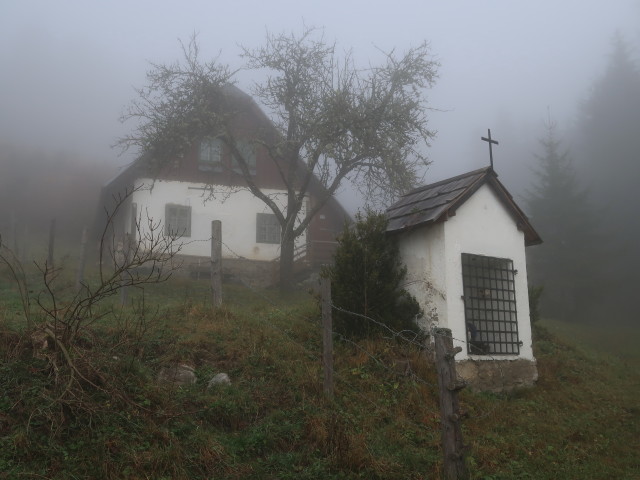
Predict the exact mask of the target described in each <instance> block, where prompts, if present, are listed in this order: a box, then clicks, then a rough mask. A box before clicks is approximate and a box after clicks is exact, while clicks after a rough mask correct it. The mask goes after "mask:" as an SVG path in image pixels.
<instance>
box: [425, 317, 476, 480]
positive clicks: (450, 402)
mask: <svg viewBox="0 0 640 480" xmlns="http://www.w3.org/2000/svg"><path fill="white" fill-rule="evenodd" d="M433 334H434V336H435V348H436V370H437V372H438V386H439V389H440V423H441V426H442V450H443V454H444V472H445V478H446V479H447V480H466V479H468V478H469V472H468V471H467V467H466V465H465V462H464V457H465V447H464V445H463V443H462V429H461V428H460V417H461V415H460V405H459V403H458V391H459V390H461V389H462V388H464V387H465V383H464V382H459V381H458V379H457V377H456V362H455V360H454V357H455V355H456V354H457V353H460V351H462V349H461V348H460V347H456V348H455V349H454V348H453V339H452V337H451V330H449V329H448V328H437V329H435V330H434V332H433Z"/></svg>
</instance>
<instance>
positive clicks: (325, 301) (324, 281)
mask: <svg viewBox="0 0 640 480" xmlns="http://www.w3.org/2000/svg"><path fill="white" fill-rule="evenodd" d="M320 292H321V296H322V370H323V371H324V382H323V387H324V394H325V395H326V397H327V398H329V399H332V398H333V319H332V316H331V281H330V280H329V279H328V278H320Z"/></svg>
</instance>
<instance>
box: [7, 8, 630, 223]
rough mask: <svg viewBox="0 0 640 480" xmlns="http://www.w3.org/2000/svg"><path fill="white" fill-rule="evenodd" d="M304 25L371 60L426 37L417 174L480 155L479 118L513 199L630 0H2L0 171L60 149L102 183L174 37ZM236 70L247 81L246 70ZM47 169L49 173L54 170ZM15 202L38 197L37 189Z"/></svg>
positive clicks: (257, 33) (206, 38)
mask: <svg viewBox="0 0 640 480" xmlns="http://www.w3.org/2000/svg"><path fill="white" fill-rule="evenodd" d="M303 25H307V26H316V27H322V28H324V32H325V38H326V39H327V41H329V42H334V41H335V42H336V43H337V45H338V48H339V49H340V50H345V51H346V50H351V51H352V52H353V56H354V57H355V58H356V59H357V60H358V62H360V63H362V64H363V65H366V64H367V63H368V62H369V61H372V62H374V63H375V60H376V59H379V58H380V55H381V54H380V50H379V49H381V50H383V51H389V50H391V49H394V48H395V49H397V50H399V51H402V50H404V49H406V48H407V47H409V46H411V45H418V44H419V43H420V42H421V41H423V40H428V41H429V42H430V44H431V48H432V53H433V55H434V56H435V57H436V58H437V59H438V60H439V61H440V63H441V67H440V69H439V79H438V81H437V84H436V86H435V87H434V88H433V89H432V90H430V91H428V92H427V95H428V98H429V103H430V106H431V107H432V108H433V109H434V110H433V112H432V115H431V119H430V126H431V128H433V129H435V130H437V131H438V135H437V137H436V139H435V140H434V141H433V144H432V146H431V148H430V151H429V156H430V158H431V161H432V162H433V163H432V164H431V166H430V167H429V169H428V170H427V171H426V172H425V176H424V179H423V181H424V182H425V183H430V182H432V181H437V180H440V179H442V178H445V177H448V176H451V175H456V174H460V173H464V172H466V171H468V170H471V169H475V168H480V167H483V166H486V165H488V163H489V152H488V148H487V144H486V143H485V142H482V141H481V140H480V137H481V136H485V135H486V133H487V129H488V128H490V129H491V131H492V135H493V137H494V138H495V139H496V140H498V141H499V142H500V145H499V146H497V147H494V159H495V168H496V170H497V172H498V173H499V175H500V178H501V179H502V181H503V182H504V183H505V184H506V185H507V187H509V188H510V189H511V190H512V192H513V193H514V194H515V196H516V200H518V201H520V199H521V198H522V197H521V196H522V195H523V194H524V192H525V190H526V188H527V187H528V185H529V184H530V183H531V181H532V180H531V173H530V167H531V165H532V158H533V153H534V152H536V150H537V149H538V143H537V139H538V138H540V137H541V136H543V135H544V127H543V124H544V121H545V119H547V118H548V117H549V115H551V116H552V117H553V119H554V120H555V121H556V122H557V123H558V126H559V130H560V131H561V132H562V134H563V136H566V138H565V140H566V143H567V146H568V147H571V143H572V141H573V139H574V138H577V134H574V132H575V131H576V129H577V127H576V124H577V118H578V116H579V111H580V106H581V105H582V104H583V103H584V102H585V101H586V99H587V98H588V97H589V95H590V92H591V89H592V87H593V85H594V83H595V82H596V81H597V80H598V79H599V78H600V77H601V76H602V75H603V72H604V70H605V68H606V65H607V59H608V54H609V53H610V52H611V39H612V37H613V36H614V34H615V32H620V33H622V34H623V35H624V36H625V38H626V39H627V41H628V42H629V45H630V46H631V47H632V49H634V48H635V50H633V55H634V58H636V59H637V58H638V50H637V48H638V45H640V1H639V0H616V1H615V2H607V3H606V4H605V3H604V2H602V1H597V0H589V1H579V0H567V1H562V2H557V1H552V0H541V1H538V2H513V1H509V0H496V1H491V2H476V1H470V0H469V1H460V2H442V1H426V0H421V1H418V0H396V1H393V2H388V1H384V2H383V1H372V0H367V1H363V0H352V1H346V2H345V1H342V2H337V1H333V0H327V1H324V2H319V1H312V0H307V1H300V0H284V1H281V0H275V1H272V2H262V1H256V0H253V1H249V0H240V1H236V2H216V1H191V2H170V1H152V0H149V1H136V2H123V1H120V0H117V1H111V2H86V1H79V0H71V1H60V2H50V1H44V0H43V1H28V0H27V1H21V2H3V3H2V5H1V6H0V65H2V68H1V69H0V147H1V148H2V155H0V159H1V161H2V162H3V164H2V169H1V170H0V174H1V175H3V176H5V179H6V178H9V177H10V176H11V175H13V172H14V171H18V170H19V171H20V172H21V173H20V175H21V176H22V178H28V177H29V176H31V175H34V176H37V175H38V173H42V168H41V164H42V163H43V162H44V163H48V164H54V165H55V163H56V162H59V161H61V159H66V161H67V163H69V162H72V163H73V164H74V165H80V166H79V167H78V171H85V169H86V168H89V169H91V171H93V172H97V173H99V175H97V176H99V177H100V178H102V179H103V180H102V181H106V180H107V179H108V178H109V172H110V171H111V173H113V172H114V171H116V170H117V168H118V167H120V166H122V165H124V164H126V163H128V162H130V161H131V160H132V159H133V158H134V156H135V152H128V153H126V154H125V155H122V156H120V155H119V151H118V150H116V149H114V148H112V145H114V144H115V142H116V141H117V139H118V137H120V136H122V135H124V134H125V133H126V132H127V131H128V129H130V128H131V125H127V124H124V125H123V124H121V123H120V122H119V117H120V115H121V114H122V112H123V110H124V108H125V107H126V105H127V104H128V103H129V102H130V101H131V100H132V99H133V98H134V97H135V92H134V87H141V86H143V85H144V84H145V73H146V71H147V70H148V69H149V68H150V65H149V62H154V63H169V62H172V61H175V60H177V59H178V58H179V57H180V56H181V51H180V45H179V42H178V39H184V40H187V39H188V38H189V37H190V36H191V35H192V33H193V32H197V33H198V39H199V44H200V46H201V53H202V57H203V58H205V59H207V58H213V57H216V56H218V58H219V59H220V61H221V62H224V63H229V64H231V65H232V66H239V65H240V59H239V53H240V47H239V45H240V44H241V45H245V46H248V47H254V46H258V45H260V43H261V42H262V40H263V38H264V34H265V31H266V30H269V31H271V32H280V31H292V30H294V31H297V32H299V31H300V30H301V29H302V26H303ZM238 79H239V86H240V87H241V88H244V89H248V87H249V86H250V84H251V81H252V79H251V78H248V76H247V73H246V72H240V73H239V75H238ZM10 152H19V154H15V155H14V154H13V153H10ZM25 158H30V159H32V160H31V161H26V160H24V159H25ZM34 159H36V160H34ZM17 163H21V165H20V168H18V165H17ZM29 166H33V167H34V168H33V170H29V169H28V168H29ZM46 172H48V174H49V175H53V176H55V173H52V172H55V168H53V169H46ZM82 178H83V177H82V176H81V175H80V176H79V177H78V180H77V181H78V182H82ZM92 181H93V180H92ZM3 185H4V183H3ZM16 188H18V187H16ZM18 189H19V188H18ZM85 190H86V189H82V188H78V192H80V191H85ZM94 190H95V189H94ZM26 198H27V200H25V201H26V202H29V199H31V201H32V202H36V198H37V195H35V194H34V195H32V196H29V197H26ZM340 198H341V199H342V201H343V202H345V203H346V206H347V208H348V209H349V210H350V211H352V212H353V211H355V210H356V209H357V208H358V206H359V199H358V198H357V197H356V196H355V195H353V194H351V192H349V191H347V190H346V189H345V190H343V191H342V192H341V194H340ZM40 201H42V200H40ZM52 203H55V202H48V201H46V200H45V201H43V203H42V204H41V205H42V208H43V209H46V207H47V206H48V207H50V208H52V207H51V204H52ZM636 203H637V202H636ZM523 207H524V205H523ZM29 208H30V210H33V209H34V208H35V209H38V208H39V206H38V205H29ZM525 209H526V208H525ZM7 212H8V209H7V208H6V206H5V208H3V209H1V210H0V213H2V214H3V215H5V216H6V215H8V213H7ZM13 215H15V212H14V213H13ZM5 223H6V222H5Z"/></svg>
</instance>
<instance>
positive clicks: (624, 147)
mask: <svg viewBox="0 0 640 480" xmlns="http://www.w3.org/2000/svg"><path fill="white" fill-rule="evenodd" d="M579 127H580V133H581V138H580V146H581V150H580V160H582V162H581V165H580V169H581V171H582V172H583V173H584V177H585V178H586V179H587V180H588V182H589V183H590V184H591V185H592V186H593V189H592V190H593V192H592V193H593V200H594V201H595V202H596V204H597V205H598V207H599V208H600V209H601V210H602V211H603V215H602V216H601V218H600V221H599V224H600V228H601V231H602V236H603V237H604V238H603V240H604V241H605V242H606V243H607V244H608V245H609V246H608V256H607V257H606V258H605V259H603V260H604V262H605V265H606V266H605V268H604V274H605V276H604V277H603V278H602V281H601V288H602V290H603V295H604V297H605V301H606V304H607V306H606V309H605V310H606V312H607V313H606V317H607V319H614V320H615V319H619V320H625V319H626V320H632V321H633V320H636V319H637V307H636V305H635V296H636V295H637V290H638V288H640V281H639V280H638V270H640V250H639V249H638V238H639V237H640V221H639V220H638V200H637V195H638V193H637V192H638V180H639V179H640V66H639V64H638V60H637V59H634V57H633V49H632V47H631V46H630V44H629V43H628V42H627V41H626V40H625V39H624V38H623V37H622V36H621V35H617V36H616V37H614V40H613V45H612V53H611V55H610V57H609V62H608V65H607V68H606V70H605V71H604V73H603V75H602V76H601V77H600V78H599V79H598V80H597V81H596V82H595V83H594V85H593V87H592V89H591V91H590V92H589V95H588V97H587V99H586V101H585V102H584V104H583V105H582V109H581V117H580V118H579ZM582 172H581V173H582Z"/></svg>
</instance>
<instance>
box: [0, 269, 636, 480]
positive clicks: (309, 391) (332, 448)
mask: <svg viewBox="0 0 640 480" xmlns="http://www.w3.org/2000/svg"><path fill="white" fill-rule="evenodd" d="M11 292H12V290H11V288H10V286H6V285H4V286H3V290H2V297H1V300H0V311H2V312H5V313H4V316H3V317H1V318H3V319H4V320H2V323H1V324H0V335H1V337H0V355H2V360H3V362H2V364H1V366H0V385H1V390H0V395H1V397H0V447H1V448H0V472H2V473H0V478H47V479H68V478H77V479H80V478H104V479H116V478H118V479H119V478H132V479H146V478H149V479H151V478H152V479H197V478H202V479H204V478H228V479H235V478H237V479H240V478H243V479H244V478H255V479H268V478H274V479H275V478H278V479H280V478H281V479H287V478H289V479H294V478H295V479H318V478H322V479H324V478H327V479H331V478H335V479H339V478H340V479H344V478H367V479H369V478H371V479H376V478H378V479H396V478H398V479H400V478H402V479H407V478H408V479H412V478H413V479H426V478H430V479H431V478H440V475H441V472H442V460H441V450H440V446H439V444H440V425H439V407H438V397H437V391H438V389H437V386H436V377H435V374H434V371H433V368H432V367H431V365H430V364H429V362H428V361H427V360H426V357H425V355H424V352H419V351H417V350H416V349H415V348H412V347H410V346H408V345H406V344H400V343H396V342H395V341H391V340H388V339H382V338H381V339H378V340H367V341H363V342H360V343H359V344H358V345H357V346H355V345H353V344H350V343H346V342H338V343H337V344H336V350H335V370H336V394H335V399H334V400H333V401H329V400H326V399H325V398H324V396H323V394H322V371H321V362H320V357H321V330H320V326H319V312H318V307H317V304H316V301H315V299H314V298H313V297H311V296H309V295H308V294H307V293H305V292H299V293H297V294H294V295H291V296H287V297H286V298H283V297H280V296H279V295H278V294H277V292H275V291H260V292H256V291H252V290H248V289H246V288H244V287H242V286H238V285H225V291H224V295H225V305H224V307H223V308H220V309H212V308H211V307H210V304H209V303H210V300H209V299H210V297H209V286H208V283H207V282H206V281H198V282H195V281H189V280H184V279H172V280H171V281H170V282H168V283H165V284H160V285H155V286H152V287H148V288H145V289H144V291H143V290H139V291H134V292H130V293H129V302H128V305H127V306H126V307H125V308H123V309H122V308H120V307H119V305H118V302H117V300H118V299H115V298H114V299H113V300H114V302H113V304H111V305H109V307H108V309H109V311H110V314H109V315H108V316H107V317H105V318H104V319H103V320H101V321H100V322H98V323H95V324H93V325H91V327H90V329H89V330H88V331H87V333H86V334H85V335H84V337H83V339H84V342H85V343H84V344H83V346H82V349H81V350H79V352H81V356H79V357H78V358H76V360H77V361H78V362H84V363H87V364H91V365H92V368H94V369H95V370H96V371H97V372H99V376H97V377H96V378H92V379H91V380H93V383H94V385H91V384H86V385H85V394H84V395H83V396H81V397H78V398H76V399H75V400H74V401H73V402H66V403H65V404H64V405H63V406H61V404H60V403H59V402H56V398H55V397H53V396H52V395H51V392H53V391H54V390H55V389H54V386H55V378H56V373H55V372H54V371H52V369H51V368H50V367H49V366H48V365H47V362H46V361H45V359H43V358H42V356H41V355H39V352H38V350H37V349H35V348H34V345H33V344H32V342H31V340H30V338H29V337H25V336H24V335H23V334H22V330H21V329H20V328H19V325H18V324H17V323H16V322H17V320H19V318H20V317H19V315H17V313H19V310H16V311H15V312H14V310H15V307H16V304H15V298H14V296H13V294H12V293H11ZM143 305H144V307H145V309H144V310H143V309H142V306H143ZM7 312H10V314H9V313H7ZM9 316H10V317H11V321H8V318H9ZM571 327H572V326H563V325H561V324H558V325H557V324H552V323H546V324H545V325H544V326H541V327H537V328H536V331H535V351H536V356H537V358H538V368H539V372H540V380H539V382H538V385H537V386H536V387H535V388H533V389H530V390H525V391H520V392H515V393H511V394H504V395H495V394H482V393H474V392H471V391H463V394H462V398H461V402H462V405H463V408H465V409H466V410H467V411H468V412H469V413H470V418H468V419H467V420H465V421H464V424H463V425H464V436H465V442H466V443H468V444H469V445H470V451H469V457H468V464H469V467H470V471H471V478H473V479H483V480H489V479H558V478H563V479H609V478H617V479H634V478H640V465H639V461H638V451H640V444H639V442H638V438H639V437H640V435H639V433H640V432H639V431H638V425H639V421H638V416H639V414H640V411H639V408H638V401H637V398H638V396H639V395H640V377H639V375H638V373H637V372H638V367H639V366H640V361H639V359H638V357H637V356H634V355H630V356H622V357H621V356H620V355H612V354H609V353H607V354H606V355H603V354H602V353H601V352H600V351H598V350H596V349H593V348H591V347H590V344H589V343H588V338H586V337H585V339H584V342H587V343H583V344H582V345H581V346H576V344H575V342H574V341H573V339H574V338H576V336H577V335H578V334H577V333H576V335H572V334H571V333H570V332H571ZM562 329H565V331H566V332H567V335H566V336H560V335H559V334H557V333H556V332H559V333H562ZM579 329H580V327H579V326H576V331H577V330H579ZM563 335H564V334H563ZM174 363H182V364H188V365H190V366H192V367H193V368H194V369H195V372H196V377H197V382H196V384H195V385H191V386H186V387H174V386H170V385H167V384H161V383H158V382H157V381H156V376H157V373H158V371H159V369H160V368H161V367H162V366H166V365H171V364H174ZM396 364H400V365H409V366H410V369H411V371H412V372H413V374H414V375H412V376H411V375H410V376H407V375H404V374H403V373H399V371H400V370H402V371H404V370H403V369H396V367H395V365H396ZM87 371H92V370H90V369H87ZM218 372H226V373H228V374H229V376H230V377H231V381H232V383H231V385H229V386H219V387H216V388H213V389H207V383H208V381H209V379H210V378H211V377H212V376H213V375H214V374H216V373H218ZM101 378H102V379H104V380H105V381H108V382H110V383H109V384H108V385H107V384H103V383H100V379H101Z"/></svg>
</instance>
